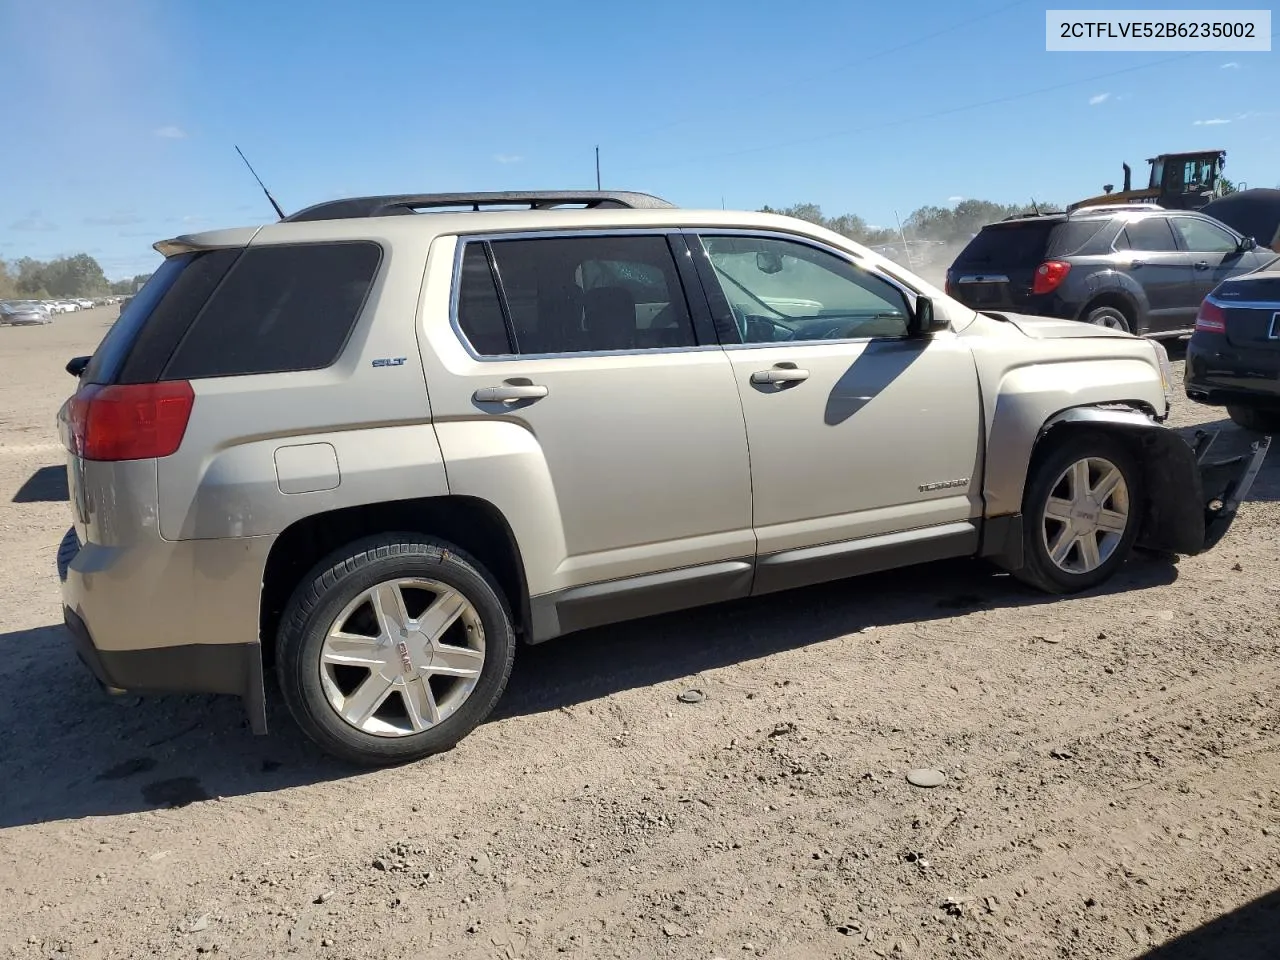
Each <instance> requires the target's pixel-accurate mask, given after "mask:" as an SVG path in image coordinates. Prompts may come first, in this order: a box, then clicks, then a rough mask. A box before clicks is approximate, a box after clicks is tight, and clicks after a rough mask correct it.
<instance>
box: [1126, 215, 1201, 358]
mask: <svg viewBox="0 0 1280 960" xmlns="http://www.w3.org/2000/svg"><path fill="white" fill-rule="evenodd" d="M1113 246H1114V248H1115V250H1116V253H1117V256H1116V260H1115V265H1116V268H1117V269H1118V270H1122V271H1123V272H1125V273H1127V274H1128V275H1129V276H1130V277H1132V278H1133V280H1134V281H1135V282H1136V283H1137V284H1138V285H1139V286H1141V287H1142V291H1143V293H1144V294H1145V295H1146V298H1147V305H1148V310H1147V330H1146V331H1145V332H1150V333H1167V332H1171V331H1174V330H1188V329H1190V328H1191V327H1193V326H1195V320H1196V310H1198V309H1199V306H1200V300H1201V299H1203V297H1196V295H1195V293H1194V285H1193V278H1192V272H1193V271H1192V268H1191V256H1190V255H1189V254H1188V253H1187V252H1186V251H1184V250H1181V249H1180V248H1179V246H1178V241H1177V239H1176V237H1175V236H1174V234H1173V228H1172V227H1171V226H1170V224H1169V220H1168V218H1167V217H1161V216H1149V215H1147V216H1141V217H1137V218H1135V219H1133V220H1130V221H1129V222H1128V223H1126V224H1125V225H1124V228H1123V229H1122V230H1121V231H1120V233H1119V234H1117V235H1116V239H1115V242H1114V244H1113Z"/></svg>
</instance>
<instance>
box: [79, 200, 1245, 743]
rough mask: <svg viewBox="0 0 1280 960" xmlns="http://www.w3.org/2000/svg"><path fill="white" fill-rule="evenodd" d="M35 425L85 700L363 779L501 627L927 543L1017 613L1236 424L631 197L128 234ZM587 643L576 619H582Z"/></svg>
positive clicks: (766, 580) (1210, 538)
mask: <svg viewBox="0 0 1280 960" xmlns="http://www.w3.org/2000/svg"><path fill="white" fill-rule="evenodd" d="M156 249H157V250H158V251H160V252H161V253H162V254H163V255H164V257H165V260H164V263H163V265H162V266H161V267H160V268H159V269H158V270H157V272H156V274H155V275H154V276H153V277H152V278H151V280H150V281H149V282H148V283H147V284H146V286H145V288H144V289H143V290H142V291H141V292H140V293H138V295H137V296H136V297H135V298H134V299H133V301H132V302H131V303H130V304H129V305H128V307H127V309H125V310H124V312H123V314H122V315H121V317H120V319H119V320H118V321H117V322H116V323H115V325H114V326H113V327H112V329H111V330H110V332H109V333H108V334H107V335H106V336H105V338H104V339H103V341H102V343H101V344H100V345H99V346H98V348H97V350H96V352H95V353H94V354H93V356H92V357H79V358H76V359H75V360H72V361H71V362H70V363H69V364H68V367H67V368H68V371H69V372H71V373H72V374H73V375H75V376H77V377H78V379H79V384H78V389H77V390H76V392H75V395H74V396H72V397H71V398H70V399H69V400H68V401H67V402H66V404H65V405H64V406H63V408H62V410H61V412H60V414H59V418H58V419H59V427H60V431H61V435H62V437H63V440H64V442H65V444H66V447H67V449H68V450H69V452H70V453H69V458H68V472H69V477H70V490H71V500H72V510H73V514H74V526H73V527H72V529H71V530H69V531H68V532H67V535H66V539H65V541H64V542H63V545H62V547H61V549H60V551H59V556H58V569H59V575H60V578H61V581H62V596H63V601H64V607H65V618H66V623H67V626H68V629H69V633H70V636H71V637H72V639H73V640H74V643H75V645H76V647H77V649H78V651H79V654H80V656H81V657H82V659H83V660H84V661H85V662H86V664H87V665H88V667H89V668H90V669H92V671H93V672H94V674H95V675H96V676H97V678H98V679H99V681H100V682H101V683H102V684H103V685H104V686H105V687H106V688H108V689H109V690H112V691H117V692H118V691H125V690H127V691H134V692H163V691H186V692H193V691H204V692H212V693H224V694H236V695H239V696H240V697H242V698H244V700H245V702H246V705H247V708H248V711H249V716H250V720H251V723H252V726H253V729H254V730H255V732H258V733H263V732H265V730H266V711H265V706H264V702H263V701H264V694H263V689H264V684H263V671H264V665H274V668H275V670H276V672H277V675H278V679H279V686H280V688H281V690H282V692H283V695H284V698H285V700H286V701H287V703H288V706H289V708H290V710H291V712H292V713H293V715H294V716H295V717H296V718H297V722H298V723H299V724H300V725H301V727H302V728H303V729H304V730H305V731H306V733H307V734H308V735H310V736H311V737H312V738H314V739H315V740H316V741H317V742H318V743H319V744H320V745H321V746H322V747H323V748H324V749H326V750H327V751H329V752H331V753H332V754H335V755H337V756H339V757H342V758H345V759H347V760H351V761H355V762H359V763H367V764H383V763H393V762H398V761H404V760H409V759H413V758H417V757H421V756H424V755H426V754H429V753H433V752H436V751H440V750H443V749H447V748H449V747H450V746H452V745H453V744H455V743H456V742H457V741H458V740H459V739H461V738H462V737H463V736H465V735H466V734H467V733H468V732H470V731H471V730H472V729H473V728H474V727H475V726H476V725H477V724H479V723H480V722H481V721H482V720H484V718H485V717H486V715H487V714H489V712H490V711H491V710H492V708H493V707H494V705H495V703H496V702H497V701H498V699H499V697H500V696H501V694H502V691H503V688H504V686H505V685H506V682H507V677H508V675H509V674H510V671H511V667H512V660H513V657H514V655H515V651H516V646H517V641H524V642H525V643H540V642H542V641H544V640H549V639H551V638H553V637H556V636H559V635H561V634H564V633H568V632H571V631H576V630H582V629H584V628H588V627H599V626H601V625H604V624H610V623H617V622H620V621H624V620H630V619H633V618H638V617H643V616H647V615H650V614H656V613H660V612H664V611H672V610H677V609H682V608H688V607H692V606H695V605H697V604H706V603H712V602H716V601H721V600H729V599H731V598H739V597H746V596H754V595H759V594H766V593H771V592H773V591H778V590H784V589H787V588H790V587H796V586H800V585H803V584H812V583H816V582H819V581H826V580H833V579H838V578H843V577H849V576H853V575H856V574H861V573H865V572H868V571H873V570H884V569H887V568H892V567H900V566H905V565H908V564H915V563H920V562H924V561H930V560H935V559H940V558H945V557H958V556H978V557H985V558H988V559H989V560H990V561H992V562H993V563H995V564H997V565H999V566H1000V567H1003V568H1004V569H1005V570H1008V571H1009V572H1011V573H1013V574H1014V575H1015V576H1017V577H1018V578H1020V579H1021V580H1023V581H1025V582H1026V583H1027V584H1030V585H1032V586H1034V587H1036V588H1039V589H1041V590H1045V591H1050V592H1053V593H1070V592H1073V591H1080V590H1085V589H1088V588H1091V587H1094V586H1096V585H1098V584H1100V583H1101V582H1102V581H1104V580H1106V579H1107V578H1108V577H1110V576H1111V575H1112V574H1113V573H1115V571H1116V569H1117V568H1118V567H1119V566H1120V565H1121V564H1122V563H1123V562H1124V561H1125V558H1126V555H1127V554H1128V553H1129V552H1130V550H1131V548H1133V547H1135V546H1138V547H1146V548H1151V549H1154V550H1160V551H1164V552H1167V553H1174V554H1177V553H1181V554H1194V553H1197V552H1200V551H1202V550H1206V549H1208V548H1210V547H1211V546H1212V545H1213V544H1214V543H1215V542H1216V541H1217V540H1218V539H1219V538H1220V537H1221V536H1222V535H1223V533H1224V532H1225V530H1226V528H1227V527H1228V526H1229V525H1230V523H1231V521H1232V518H1233V517H1234V515H1235V512H1236V507H1237V506H1238V504H1239V502H1240V500H1241V499H1242V498H1243V497H1244V496H1245V494H1246V492H1247V490H1248V487H1249V485H1250V484H1251V483H1252V481H1253V477H1254V476H1255V475H1256V473H1257V470H1258V468H1259V467H1260V466H1261V463H1262V460H1263V458H1264V457H1265V455H1266V450H1267V440H1266V439H1265V438H1259V440H1258V442H1257V443H1255V444H1254V446H1253V449H1252V452H1251V453H1249V454H1246V455H1245V456H1242V457H1237V458H1235V459H1231V460H1227V461H1224V462H1221V463H1216V464H1210V463H1208V462H1207V461H1206V457H1205V454H1206V453H1207V450H1205V449H1204V447H1205V443H1204V442H1203V439H1208V438H1202V441H1201V442H1197V443H1196V444H1195V445H1194V446H1193V445H1192V444H1191V443H1188V442H1187V441H1186V440H1184V439H1182V438H1181V437H1180V436H1179V435H1178V434H1176V433H1174V432H1173V431H1171V430H1168V429H1167V428H1166V427H1165V426H1163V421H1164V419H1165V417H1166V416H1167V413H1168V409H1169V400H1170V395H1171V390H1172V389H1173V386H1172V383H1171V381H1170V369H1169V362H1168V357H1167V355H1166V353H1165V351H1164V348H1163V347H1161V346H1160V345H1159V344H1158V343H1154V342H1151V341H1149V340H1143V339H1138V338H1136V337H1132V336H1128V335H1125V334H1122V333H1117V332H1115V331H1111V330H1107V329H1104V328H1100V327H1096V326H1091V325H1086V324H1079V323H1072V322H1068V321H1053V320H1045V319H1039V318H1030V317H1022V316H1016V315H1001V314H983V313H976V312H974V311H973V310H971V309H968V308H966V307H964V306H962V305H961V304H960V303H958V302H957V301H955V300H952V299H950V298H949V297H947V296H946V295H945V294H944V293H943V292H942V291H940V290H938V289H936V288H934V287H932V286H931V285H929V284H927V283H925V282H924V281H922V280H921V279H919V278H917V277H915V276H913V275H911V274H910V273H909V272H907V271H905V270H904V269H903V268H902V267H900V266H898V265H897V264H894V263H893V262H891V261H889V260H886V259H885V258H883V257H880V256H877V255H876V254H874V253H872V252H871V251H869V250H867V249H865V248H863V247H861V246H859V245H857V244H855V243H852V242H850V241H848V240H846V239H845V238H843V237H841V236H838V235H837V234H834V233H831V232H829V231H826V230H824V229H821V228H819V227H816V226H814V225H812V224H809V223H805V222H802V221H799V220H794V219H790V218H786V217H780V216H774V215H766V214H759V213H735V212H725V211H721V210H716V211H698V210H685V209H680V208H677V207H674V206H672V205H671V204H668V203H665V202H664V201H661V200H658V199H657V198H654V197H651V196H647V195H644V194H635V193H609V192H604V193H602V192H598V191H597V192H585V193H568V192H564V191H553V192H544V193H524V194H495V193H486V194H453V195H444V194H435V195H423V196H395V197H365V198H352V199H347V200H340V201H335V202H331V203H324V204H319V205H317V206H315V207H311V208H308V209H306V210H303V211H302V212H300V213H297V214H294V215H292V216H288V217H285V218H284V219H283V220H282V221H280V222H278V223H272V224H270V225H268V226H263V227H256V228H246V229H232V230H220V231H213V232H208V233H201V234H195V235H190V236H181V237H177V238H175V239H172V240H167V241H163V242H161V243H157V244H156ZM599 642H601V643H607V642H608V633H607V632H602V633H600V634H599Z"/></svg>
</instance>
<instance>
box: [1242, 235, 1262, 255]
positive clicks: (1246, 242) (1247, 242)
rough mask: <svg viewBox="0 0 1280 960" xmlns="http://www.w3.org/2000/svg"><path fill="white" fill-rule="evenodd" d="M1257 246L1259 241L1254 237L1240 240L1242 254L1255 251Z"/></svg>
mask: <svg viewBox="0 0 1280 960" xmlns="http://www.w3.org/2000/svg"><path fill="white" fill-rule="evenodd" d="M1257 246H1258V241H1257V240H1255V239H1253V237H1242V238H1241V239H1240V248H1239V249H1240V252H1241V253H1247V252H1248V251H1250V250H1253V249H1255V248H1256V247H1257Z"/></svg>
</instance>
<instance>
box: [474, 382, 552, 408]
mask: <svg viewBox="0 0 1280 960" xmlns="http://www.w3.org/2000/svg"><path fill="white" fill-rule="evenodd" d="M546 395H547V388H546V387H544V386H543V385H542V384H540V383H504V384H503V385H502V386H500V387H481V388H480V389H479V390H477V391H476V392H475V393H473V394H472V395H471V399H473V400H474V401H475V402H476V403H511V402H512V401H514V400H541V399H542V398H543V397H545V396H546Z"/></svg>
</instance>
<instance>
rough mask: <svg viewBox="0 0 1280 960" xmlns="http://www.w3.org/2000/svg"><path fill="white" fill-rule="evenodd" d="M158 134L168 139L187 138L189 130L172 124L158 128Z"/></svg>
mask: <svg viewBox="0 0 1280 960" xmlns="http://www.w3.org/2000/svg"><path fill="white" fill-rule="evenodd" d="M156 136H157V137H163V138H164V139H166V140H184V139H186V136H187V131H185V130H183V129H182V128H181V127H175V126H174V125H173V124H170V125H169V126H167V127H160V128H159V129H158V130H156Z"/></svg>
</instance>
